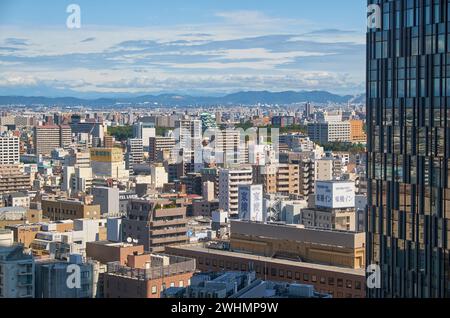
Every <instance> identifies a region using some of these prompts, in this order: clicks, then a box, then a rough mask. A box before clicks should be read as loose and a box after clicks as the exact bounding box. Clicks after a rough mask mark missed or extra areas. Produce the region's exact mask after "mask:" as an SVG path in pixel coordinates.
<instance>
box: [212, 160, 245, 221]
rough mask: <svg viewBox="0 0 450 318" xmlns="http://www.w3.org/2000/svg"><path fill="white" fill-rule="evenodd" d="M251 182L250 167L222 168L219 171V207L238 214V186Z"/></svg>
mask: <svg viewBox="0 0 450 318" xmlns="http://www.w3.org/2000/svg"><path fill="white" fill-rule="evenodd" d="M252 183H253V171H252V168H244V169H223V170H220V172H219V207H220V209H221V210H224V211H227V212H229V213H230V214H234V215H237V214H239V186H240V185H249V184H252Z"/></svg>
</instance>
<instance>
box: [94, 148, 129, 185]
mask: <svg viewBox="0 0 450 318" xmlns="http://www.w3.org/2000/svg"><path fill="white" fill-rule="evenodd" d="M90 155H91V167H92V173H93V175H94V177H97V178H104V179H108V178H112V179H117V180H123V181H128V178H129V171H128V170H126V169H125V161H124V156H123V152H122V150H121V149H120V148H91V150H90Z"/></svg>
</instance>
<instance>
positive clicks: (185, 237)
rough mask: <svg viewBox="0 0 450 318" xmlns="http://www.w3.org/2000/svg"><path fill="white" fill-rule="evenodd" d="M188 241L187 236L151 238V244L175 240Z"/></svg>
mask: <svg viewBox="0 0 450 318" xmlns="http://www.w3.org/2000/svg"><path fill="white" fill-rule="evenodd" d="M183 241H184V242H186V241H187V236H186V235H182V236H170V237H162V238H150V244H151V245H152V244H166V243H174V242H183Z"/></svg>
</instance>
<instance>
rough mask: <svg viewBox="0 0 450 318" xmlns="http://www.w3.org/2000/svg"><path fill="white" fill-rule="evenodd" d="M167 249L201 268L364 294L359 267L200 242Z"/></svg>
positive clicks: (345, 293)
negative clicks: (244, 273)
mask: <svg viewBox="0 0 450 318" xmlns="http://www.w3.org/2000/svg"><path fill="white" fill-rule="evenodd" d="M167 253H170V254H174V255H179V256H184V257H189V258H194V259H195V260H196V265H197V269H198V270H199V271H204V272H224V271H238V272H239V271H243V272H247V271H250V270H253V271H255V272H256V276H257V277H258V278H260V279H263V280H271V281H277V282H287V283H300V284H306V285H313V286H314V288H315V290H317V291H319V292H325V293H328V294H330V295H332V296H333V297H334V298H364V297H365V295H366V293H365V284H366V277H365V271H364V270H362V269H352V268H343V267H337V266H327V265H320V264H311V263H306V262H299V261H294V260H286V259H277V258H273V257H266V256H260V255H252V254H246V253H243V252H237V251H229V250H224V249H215V248H214V247H211V246H203V244H196V245H194V244H190V245H184V246H171V247H168V248H167Z"/></svg>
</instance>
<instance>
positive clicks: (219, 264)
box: [198, 257, 362, 290]
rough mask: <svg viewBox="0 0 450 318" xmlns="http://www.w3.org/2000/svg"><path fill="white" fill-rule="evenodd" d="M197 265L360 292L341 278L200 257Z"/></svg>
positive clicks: (357, 282) (349, 282)
mask: <svg viewBox="0 0 450 318" xmlns="http://www.w3.org/2000/svg"><path fill="white" fill-rule="evenodd" d="M198 263H199V264H200V265H203V264H204V265H206V266H212V267H216V268H221V269H226V270H235V271H243V272H246V271H249V270H255V272H256V273H257V274H264V275H270V276H272V277H278V278H287V279H293V280H297V281H303V282H311V283H320V284H322V285H328V286H335V285H336V286H337V287H341V288H344V287H345V288H348V289H352V288H354V289H356V290H361V288H362V285H361V281H352V280H348V279H347V280H344V279H342V278H337V279H335V278H334V277H328V278H327V277H325V276H318V275H312V274H308V273H303V274H301V273H300V272H292V271H291V270H284V269H277V268H274V267H272V268H270V271H269V268H268V267H262V266H260V265H255V266H254V268H252V267H250V266H248V265H246V264H239V263H231V262H227V261H223V260H217V259H213V260H212V261H211V260H210V259H209V258H206V259H203V258H202V257H200V258H199V259H198Z"/></svg>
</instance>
